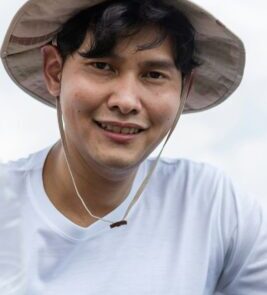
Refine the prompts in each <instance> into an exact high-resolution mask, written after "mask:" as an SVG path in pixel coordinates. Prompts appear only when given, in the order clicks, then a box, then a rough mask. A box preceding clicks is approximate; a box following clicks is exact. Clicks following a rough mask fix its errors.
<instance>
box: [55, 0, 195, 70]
mask: <svg viewBox="0 0 267 295" xmlns="http://www.w3.org/2000/svg"><path fill="white" fill-rule="evenodd" d="M150 25H155V26H157V27H158V29H159V35H158V37H157V38H156V39H155V40H153V41H152V42H150V43H149V44H145V45H143V46H140V47H138V49H137V50H138V51H139V50H146V49H151V48H155V47H157V46H159V45H160V44H161V43H162V42H163V41H164V40H165V39H166V37H167V36H169V37H170V38H171V40H172V46H173V52H174V59H175V65H176V67H177V69H179V70H180V71H181V72H182V74H183V75H186V74H188V73H190V72H191V71H192V69H193V68H195V67H197V66H198V65H199V63H198V62H197V61H196V59H195V56H194V55H195V51H196V49H195V29H194V28H193V26H192V25H191V23H190V22H189V20H188V19H187V17H186V16H185V15H184V14H183V13H181V12H180V11H178V10H177V9H175V8H173V7H172V6H170V5H168V4H166V3H164V2H162V1H161V0H132V1H129V0H127V1H126V0H113V1H105V2H102V3H100V4H98V5H95V6H93V7H90V8H88V9H85V10H83V11H81V12H79V13H78V14H77V15H75V16H74V17H72V18H71V19H70V20H69V21H67V22H66V23H65V24H64V26H63V28H62V30H61V31H60V32H59V33H58V36H57V45H58V49H59V52H60V54H61V56H62V58H63V61H65V60H66V58H67V57H68V56H69V55H71V54H73V53H74V52H75V51H77V50H78V49H79V48H80V46H81V45H82V43H83V41H84V39H85V37H86V34H87V33H88V32H90V36H92V37H93V38H92V44H91V48H90V49H89V50H88V52H86V53H80V54H81V55H82V56H83V57H87V58H97V57H106V56H109V55H110V54H111V53H112V51H113V50H114V48H115V47H116V44H117V43H118V41H119V40H121V39H123V38H127V37H130V36H133V35H135V34H136V33H138V32H139V31H141V30H142V28H143V27H144V26H150Z"/></svg>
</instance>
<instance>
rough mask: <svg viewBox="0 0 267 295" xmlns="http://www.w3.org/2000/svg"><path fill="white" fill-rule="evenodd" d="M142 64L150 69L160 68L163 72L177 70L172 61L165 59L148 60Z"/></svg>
mask: <svg viewBox="0 0 267 295" xmlns="http://www.w3.org/2000/svg"><path fill="white" fill-rule="evenodd" d="M141 64H142V65H143V66H145V67H148V68H159V69H163V70H176V69H177V68H176V66H175V64H174V63H173V62H172V61H169V60H165V59H155V60H153V59H152V60H146V61H144V62H141Z"/></svg>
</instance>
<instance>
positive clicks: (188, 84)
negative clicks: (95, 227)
mask: <svg viewBox="0 0 267 295" xmlns="http://www.w3.org/2000/svg"><path fill="white" fill-rule="evenodd" d="M193 77H194V72H192V73H191V74H190V75H188V76H186V77H185V79H184V81H183V85H184V87H183V89H182V95H181V103H180V105H179V109H178V111H177V114H176V117H175V120H174V122H173V124H172V127H171V129H170V131H169V133H168V136H167V138H166V140H165V142H164V144H163V146H162V148H161V150H160V152H159V154H158V156H157V158H156V159H155V161H154V162H153V164H152V166H151V168H150V170H149V172H148V174H147V175H146V177H145V179H144V180H143V182H142V184H141V185H140V187H139V189H138V190H137V192H136V194H135V196H134V198H133V200H132V201H131V203H130V205H129V206H128V208H127V210H126V212H125V214H124V216H123V218H122V220H121V221H117V222H114V221H111V220H107V219H105V218H101V217H99V216H96V215H94V214H93V213H92V212H91V211H90V210H89V208H88V207H87V205H86V204H85V202H84V200H83V198H82V197H81V195H80V193H79V190H78V188H77V185H76V182H75V179H74V176H73V173H72V171H71V165H70V162H71V161H70V158H71V157H70V154H69V151H68V147H67V142H66V137H65V133H64V128H63V119H62V110H61V105H60V101H59V97H58V98H57V100H56V107H57V118H58V125H59V130H60V135H61V141H62V144H63V150H64V155H65V159H66V163H67V167H68V170H69V173H70V176H71V179H72V182H73V185H74V189H75V191H76V194H77V196H78V198H79V199H80V201H81V203H82V205H83V206H84V208H85V210H86V211H87V213H88V214H89V215H90V216H91V217H93V218H95V219H97V220H102V221H103V222H106V223H110V228H114V227H119V226H121V225H126V224H127V220H126V217H127V216H128V214H129V212H130V210H131V209H132V207H133V206H134V204H135V203H136V202H137V201H138V199H139V198H140V196H141V194H142V192H143V191H144V189H145V187H146V185H147V183H148V182H149V180H150V178H151V176H152V174H153V172H154V170H155V168H156V166H157V163H158V161H159V159H160V156H161V154H162V151H163V149H164V147H165V146H166V144H167V142H168V141H169V138H170V137H171V135H172V133H173V131H174V129H175V127H176V125H177V122H178V121H179V118H180V116H181V114H182V112H183V109H184V106H185V102H186V100H187V97H188V95H189V92H190V90H191V87H192V84H193Z"/></svg>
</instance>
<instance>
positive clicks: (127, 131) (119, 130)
mask: <svg viewBox="0 0 267 295" xmlns="http://www.w3.org/2000/svg"><path fill="white" fill-rule="evenodd" d="M95 123H96V124H97V126H98V127H100V128H101V129H103V130H105V131H108V132H111V133H116V134H123V135H136V134H139V133H141V132H143V131H144V129H143V128H141V127H139V126H131V124H128V125H127V124H125V125H124V124H119V123H106V122H105V123H102V122H98V121H95ZM132 125H133V124H132Z"/></svg>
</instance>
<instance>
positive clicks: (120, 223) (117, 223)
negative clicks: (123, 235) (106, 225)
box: [110, 220, 127, 228]
mask: <svg viewBox="0 0 267 295" xmlns="http://www.w3.org/2000/svg"><path fill="white" fill-rule="evenodd" d="M126 224H127V221H126V220H121V221H118V222H114V223H112V224H111V225H110V228H114V227H119V226H121V225H126Z"/></svg>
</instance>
